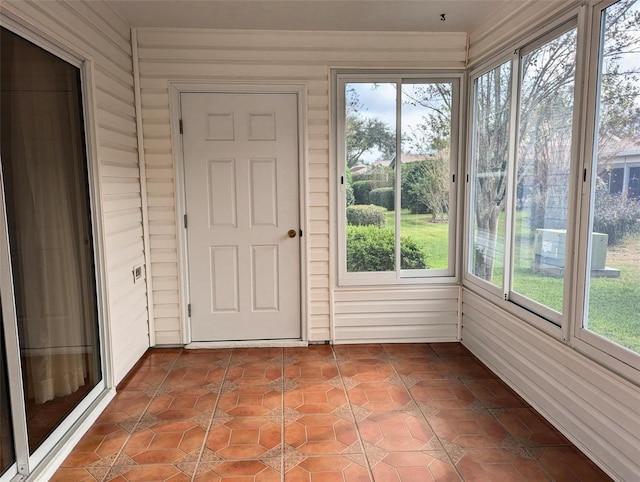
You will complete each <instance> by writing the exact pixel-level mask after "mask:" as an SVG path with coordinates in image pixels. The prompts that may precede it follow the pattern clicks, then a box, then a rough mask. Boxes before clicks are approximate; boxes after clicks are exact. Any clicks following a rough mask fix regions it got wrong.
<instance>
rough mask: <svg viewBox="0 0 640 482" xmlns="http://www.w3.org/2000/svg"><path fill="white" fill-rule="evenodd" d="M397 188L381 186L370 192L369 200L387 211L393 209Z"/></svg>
mask: <svg viewBox="0 0 640 482" xmlns="http://www.w3.org/2000/svg"><path fill="white" fill-rule="evenodd" d="M394 197H395V189H393V188H392V187H379V188H378V189H374V190H372V191H371V192H370V193H369V202H370V203H371V204H375V205H376V206H382V207H383V208H385V209H386V210H387V211H393V206H394V204H395V199H394Z"/></svg>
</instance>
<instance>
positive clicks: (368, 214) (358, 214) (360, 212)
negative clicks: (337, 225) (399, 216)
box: [347, 205, 387, 228]
mask: <svg viewBox="0 0 640 482" xmlns="http://www.w3.org/2000/svg"><path fill="white" fill-rule="evenodd" d="M386 223H387V216H386V214H385V209H384V208H382V207H380V206H373V205H367V206H359V205H358V206H349V207H348V208H347V224H348V225H351V226H376V227H378V228H381V227H383V226H384V225H385V224H386Z"/></svg>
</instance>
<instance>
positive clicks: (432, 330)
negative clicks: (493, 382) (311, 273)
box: [334, 286, 460, 343]
mask: <svg viewBox="0 0 640 482" xmlns="http://www.w3.org/2000/svg"><path fill="white" fill-rule="evenodd" d="M459 290H460V289H459V288H458V286H429V287H402V288H397V287H393V288H391V287H388V288H381V287H378V288H341V289H338V290H336V291H335V294H334V300H335V316H334V339H335V343H363V342H364V343H380V342H385V343H402V342H414V343H416V342H438V341H458V293H459Z"/></svg>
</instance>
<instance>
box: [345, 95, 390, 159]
mask: <svg viewBox="0 0 640 482" xmlns="http://www.w3.org/2000/svg"><path fill="white" fill-rule="evenodd" d="M362 111H363V106H362V104H361V103H360V100H359V98H358V94H357V92H356V91H355V89H354V88H353V87H350V88H348V89H347V91H346V116H345V140H346V158H347V167H348V168H351V167H353V166H355V165H356V164H359V163H361V161H362V156H363V155H364V154H365V153H366V152H370V151H375V150H377V151H379V152H380V153H381V155H382V156H384V157H386V158H387V159H390V158H391V157H393V155H394V153H395V150H396V135H395V131H394V130H393V129H391V127H389V126H388V125H387V124H386V123H385V122H383V121H382V120H380V119H377V118H373V117H367V116H365V115H364V114H363V112H362Z"/></svg>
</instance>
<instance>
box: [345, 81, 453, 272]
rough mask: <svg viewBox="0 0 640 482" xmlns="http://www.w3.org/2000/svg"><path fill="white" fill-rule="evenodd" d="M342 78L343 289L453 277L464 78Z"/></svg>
mask: <svg viewBox="0 0 640 482" xmlns="http://www.w3.org/2000/svg"><path fill="white" fill-rule="evenodd" d="M336 78H337V92H338V105H339V106H340V107H339V109H338V126H339V127H338V133H337V139H338V159H339V169H338V171H339V188H340V189H339V193H340V200H339V206H340V213H341V214H340V216H341V220H342V221H341V226H340V228H341V229H340V236H339V238H340V239H339V243H340V246H341V249H340V260H341V262H340V274H341V276H340V280H341V282H346V283H347V284H349V283H393V282H400V281H406V280H411V279H414V280H417V279H420V280H423V279H425V278H434V277H443V276H449V277H451V276H453V274H454V256H453V255H454V252H455V249H454V246H455V211H456V202H455V201H456V189H455V186H456V183H455V181H456V179H455V174H456V166H457V151H458V118H459V112H458V110H459V105H460V103H459V89H460V76H457V77H451V76H448V77H443V78H438V77H437V76H436V77H434V78H432V77H429V78H424V77H419V78H417V77H416V78H414V77H411V76H409V77H398V76H390V75H375V74H372V75H363V74H337V76H336Z"/></svg>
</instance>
